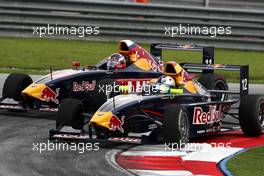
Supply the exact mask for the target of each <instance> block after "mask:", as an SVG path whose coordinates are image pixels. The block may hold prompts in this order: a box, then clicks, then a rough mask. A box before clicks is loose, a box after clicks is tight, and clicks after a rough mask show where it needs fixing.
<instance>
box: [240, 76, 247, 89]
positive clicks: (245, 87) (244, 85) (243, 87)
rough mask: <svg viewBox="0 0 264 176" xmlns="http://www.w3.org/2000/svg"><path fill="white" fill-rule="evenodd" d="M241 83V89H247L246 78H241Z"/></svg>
mask: <svg viewBox="0 0 264 176" xmlns="http://www.w3.org/2000/svg"><path fill="white" fill-rule="evenodd" d="M241 84H242V90H248V79H247V78H245V79H242V81H241Z"/></svg>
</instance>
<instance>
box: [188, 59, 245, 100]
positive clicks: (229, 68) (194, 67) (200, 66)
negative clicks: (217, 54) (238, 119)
mask: <svg viewBox="0 0 264 176" xmlns="http://www.w3.org/2000/svg"><path fill="white" fill-rule="evenodd" d="M183 68H184V69H186V70H187V71H189V70H190V71H189V72H195V71H196V70H197V72H199V71H201V70H202V71H203V72H210V73H213V72H214V70H224V71H239V72H240V83H239V84H240V88H239V89H240V97H243V96H245V95H248V85H249V66H248V65H224V64H213V65H205V64H189V63H186V64H184V65H183Z"/></svg>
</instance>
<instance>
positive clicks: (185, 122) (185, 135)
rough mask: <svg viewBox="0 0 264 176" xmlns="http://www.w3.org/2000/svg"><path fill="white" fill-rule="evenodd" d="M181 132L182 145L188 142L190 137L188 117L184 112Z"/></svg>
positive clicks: (181, 116)
mask: <svg viewBox="0 0 264 176" xmlns="http://www.w3.org/2000/svg"><path fill="white" fill-rule="evenodd" d="M179 132H180V135H181V140H182V141H181V142H182V143H186V142H188V135H189V129H188V115H187V114H186V112H184V111H181V112H180V118H179Z"/></svg>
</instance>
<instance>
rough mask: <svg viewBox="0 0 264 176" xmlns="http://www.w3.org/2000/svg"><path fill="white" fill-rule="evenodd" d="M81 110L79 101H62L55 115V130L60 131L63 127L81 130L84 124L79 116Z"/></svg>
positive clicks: (71, 99)
mask: <svg viewBox="0 0 264 176" xmlns="http://www.w3.org/2000/svg"><path fill="white" fill-rule="evenodd" d="M83 110H84V107H83V103H82V102H81V101H80V100H77V99H73V98H66V99H64V100H62V102H61V104H60V105H59V110H58V113H57V119H56V129H57V130H60V129H61V128H62V127H63V126H71V127H72V128H74V129H78V130H81V129H82V128H83V123H84V121H83V118H82V115H81V114H82V112H83Z"/></svg>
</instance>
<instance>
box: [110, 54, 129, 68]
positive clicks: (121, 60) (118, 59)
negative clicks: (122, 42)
mask: <svg viewBox="0 0 264 176" xmlns="http://www.w3.org/2000/svg"><path fill="white" fill-rule="evenodd" d="M121 64H126V59H125V57H124V56H123V55H121V54H118V53H115V54H112V55H111V56H110V57H109V58H108V59H107V69H108V70H114V69H115V68H116V66H118V65H121Z"/></svg>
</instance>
